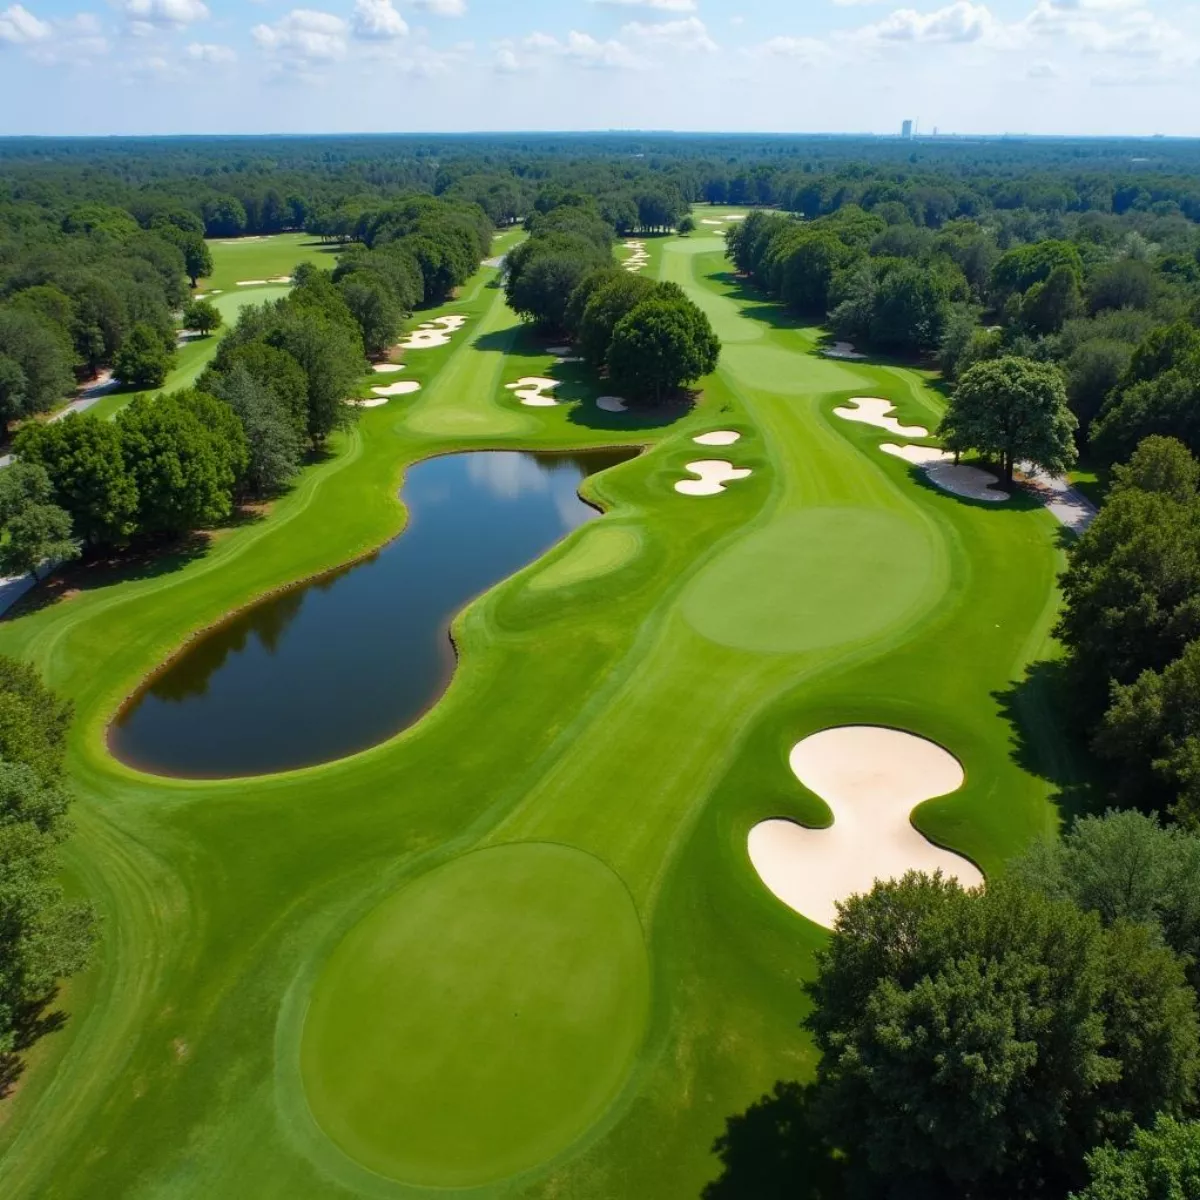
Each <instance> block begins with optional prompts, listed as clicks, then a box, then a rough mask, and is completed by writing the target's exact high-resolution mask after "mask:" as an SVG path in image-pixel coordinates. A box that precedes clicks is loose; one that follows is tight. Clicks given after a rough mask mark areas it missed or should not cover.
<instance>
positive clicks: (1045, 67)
mask: <svg viewBox="0 0 1200 1200" xmlns="http://www.w3.org/2000/svg"><path fill="white" fill-rule="evenodd" d="M1025 77H1026V78H1027V79H1061V78H1062V72H1061V71H1060V70H1059V69H1058V68H1057V67H1056V66H1055V65H1054V64H1053V63H1052V62H1047V61H1046V60H1045V59H1044V58H1043V59H1039V60H1038V61H1037V62H1035V63H1033V64H1032V65H1031V66H1030V68H1029V70H1028V71H1026V72H1025Z"/></svg>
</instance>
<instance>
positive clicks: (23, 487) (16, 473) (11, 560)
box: [0, 462, 79, 579]
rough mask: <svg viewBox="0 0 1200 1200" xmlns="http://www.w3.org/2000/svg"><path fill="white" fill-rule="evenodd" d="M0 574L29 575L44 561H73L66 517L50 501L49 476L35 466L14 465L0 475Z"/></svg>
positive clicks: (72, 542) (75, 548)
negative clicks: (0, 535)
mask: <svg viewBox="0 0 1200 1200" xmlns="http://www.w3.org/2000/svg"><path fill="white" fill-rule="evenodd" d="M0 530H2V531H3V540H2V541H0V575H26V574H29V575H32V576H33V577H34V579H36V578H37V577H38V573H37V569H38V567H39V566H40V565H41V564H42V563H43V562H45V561H47V560H50V561H59V562H61V561H62V560H63V559H68V558H75V557H77V556H78V554H79V543H78V542H77V541H76V540H75V539H74V538H73V537H72V536H71V518H70V516H69V515H68V514H67V513H66V512H64V511H63V509H61V508H59V507H58V506H57V505H56V504H54V503H53V502H52V499H51V486H50V477H49V475H47V474H46V469H45V468H44V467H42V466H40V465H38V464H37V463H27V462H15V463H13V464H12V465H11V466H10V467H9V468H8V469H7V470H5V471H4V472H3V473H0Z"/></svg>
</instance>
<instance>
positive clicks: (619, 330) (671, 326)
mask: <svg viewBox="0 0 1200 1200" xmlns="http://www.w3.org/2000/svg"><path fill="white" fill-rule="evenodd" d="M720 353H721V343H720V342H719V341H718V340H717V335H716V334H715V333H713V331H712V326H711V325H709V323H708V318H707V317H706V316H705V315H704V314H703V313H702V312H701V311H700V310H699V309H698V308H697V307H696V306H695V305H694V304H693V303H692V302H691V301H690V300H675V299H669V298H660V297H653V298H651V299H649V300H643V301H642V302H641V303H640V304H638V305H637V306H636V307H635V308H633V309H631V310H630V311H629V312H628V313H627V314H626V315H625V316H624V317H622V318H621V320H620V321H618V322H617V325H616V327H615V328H614V329H613V334H612V341H611V343H610V344H609V348H608V370H609V374H610V375H611V377H612V379H613V381H614V382H615V383H616V384H617V386H618V387H620V388H624V389H625V390H627V391H628V392H629V393H630V394H631V395H634V396H640V397H647V398H651V399H653V400H654V401H655V403H659V402H661V401H662V399H663V398H664V396H666V395H668V394H670V393H672V392H674V391H677V390H678V389H679V388H680V387H682V386H683V385H684V384H686V383H690V382H692V381H694V380H696V379H699V378H700V377H701V376H702V375H708V374H710V373H711V372H712V371H715V370H716V368H717V359H718V357H719V356H720Z"/></svg>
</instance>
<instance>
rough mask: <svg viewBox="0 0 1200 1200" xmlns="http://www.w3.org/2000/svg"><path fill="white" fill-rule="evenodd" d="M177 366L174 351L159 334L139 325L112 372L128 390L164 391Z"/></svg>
mask: <svg viewBox="0 0 1200 1200" xmlns="http://www.w3.org/2000/svg"><path fill="white" fill-rule="evenodd" d="M174 362H175V351H174V350H173V349H172V348H170V347H169V346H167V344H166V343H165V342H164V341H163V338H162V335H161V334H160V333H159V332H158V330H156V329H155V328H154V327H153V326H152V325H148V324H146V323H145V322H143V321H139V322H138V323H137V324H136V325H134V327H133V329H132V330H131V331H130V333H129V337H128V338H126V339H125V341H124V343H123V344H122V345H121V348H120V350H118V351H117V353H116V355H115V357H114V358H113V371H114V372H115V374H116V376H117V378H118V379H119V380H120V381H121V382H122V383H123V384H126V385H127V386H129V387H135V388H156V387H162V384H163V381H164V380H165V379H166V377H167V372H168V371H169V370H170V369H171V367H172V365H173V364H174Z"/></svg>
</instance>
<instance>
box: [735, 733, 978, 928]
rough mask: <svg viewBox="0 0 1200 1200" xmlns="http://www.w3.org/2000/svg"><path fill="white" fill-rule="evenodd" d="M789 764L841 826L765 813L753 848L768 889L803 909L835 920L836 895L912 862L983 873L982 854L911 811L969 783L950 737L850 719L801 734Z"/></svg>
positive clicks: (917, 867)
mask: <svg viewBox="0 0 1200 1200" xmlns="http://www.w3.org/2000/svg"><path fill="white" fill-rule="evenodd" d="M789 764H790V766H791V768H792V771H793V773H794V774H795V776H796V778H797V779H799V780H800V782H801V783H802V784H804V786H805V787H807V788H808V789H809V790H810V791H813V792H815V793H816V794H817V795H818V796H820V797H821V799H822V800H824V801H825V803H826V804H828V805H829V807H830V809H831V810H832V812H833V825H832V826H830V827H829V828H828V829H808V828H805V827H804V826H803V825H797V824H796V823H795V822H794V821H785V820H771V821H763V822H761V823H760V824H758V825H755V826H754V828H753V829H751V830H750V834H749V836H748V837H747V839H746V848H747V850H748V851H749V854H750V861H751V863H753V865H754V869H755V870H756V871H757V872H758V876H759V878H760V879H761V880H762V881H763V883H764V884H765V885H766V886H767V889H768V890H769V891H770V892H771V893H772V894H773V895H775V896H776V897H777V898H778V899H780V900H782V901H783V903H784V904H786V905H787V906H788V907H789V908H791V909H793V910H794V911H795V912H798V913H801V914H803V915H804V916H806V917H808V918H809V920H811V921H815V922H816V923H817V924H819V925H824V926H827V927H831V926H832V925H833V923H834V920H835V918H836V916H837V909H836V903H837V901H839V900H846V899H847V898H848V897H850V896H852V895H854V894H856V893H861V892H867V891H870V889H871V887H872V885H873V884H874V883H875V881H876V880H877V879H896V878H899V877H900V876H901V875H903V874H904V873H905V872H906V871H926V872H928V873H930V874H932V873H933V872H934V871H938V870H940V871H941V872H942V874H943V875H947V876H950V877H952V878H955V879H957V880H958V881H959V882H960V883H961V884H962V885H963V886H964V887H978V886H979V885H980V884H981V883H982V882H983V876H982V874H981V873H980V871H979V869H978V868H977V867H976V866H975V865H974V864H973V863H971V862H969V861H968V860H967V859H965V858H962V857H960V856H959V855H957V854H953V853H951V852H950V851H949V850H942V849H941V848H940V847H938V846H935V845H934V844H933V843H932V842H930V841H928V840H927V839H926V838H924V837H923V836H922V835H921V834H920V833H918V832H917V830H916V829H914V828H913V825H912V822H911V820H910V815H909V814H910V813H911V812H912V810H913V809H914V808H916V807H917V805H918V804H921V803H923V802H924V801H926V800H932V799H933V798H934V797H935V796H945V795H948V794H949V793H950V792H954V791H957V790H958V789H959V788H960V787H962V784H963V781H964V779H965V776H964V774H963V769H962V765H961V764H960V763H959V761H958V760H957V759H956V758H955V757H954V756H953V755H952V754H949V753H948V752H947V751H946V750H943V749H942V747H941V746H938V745H936V744H935V743H934V742H930V741H927V740H926V739H925V738H921V737H917V736H915V735H914V734H911V733H904V732H903V731H901V730H898V729H885V728H882V727H881V726H876V725H847V726H842V727H840V728H836V729H826V730H823V731H822V732H821V733H815V734H813V735H812V736H811V737H807V738H805V739H804V740H803V741H801V742H798V743H797V744H796V745H795V746H794V747H793V748H792V753H791V756H790V758H789Z"/></svg>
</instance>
